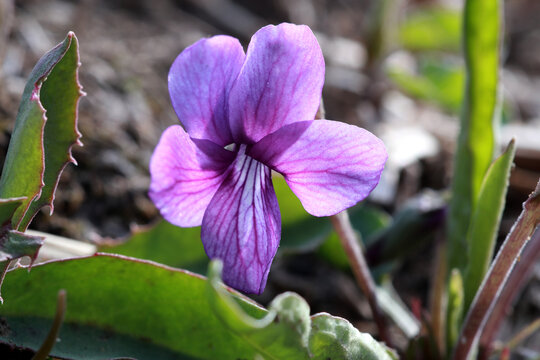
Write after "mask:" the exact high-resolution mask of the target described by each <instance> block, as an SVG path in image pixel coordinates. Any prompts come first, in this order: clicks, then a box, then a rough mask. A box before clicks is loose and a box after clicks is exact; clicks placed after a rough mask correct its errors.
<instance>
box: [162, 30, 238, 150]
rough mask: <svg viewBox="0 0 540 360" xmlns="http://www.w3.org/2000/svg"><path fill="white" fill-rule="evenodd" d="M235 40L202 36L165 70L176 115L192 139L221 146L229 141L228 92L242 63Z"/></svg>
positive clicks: (230, 139) (225, 37)
mask: <svg viewBox="0 0 540 360" xmlns="http://www.w3.org/2000/svg"><path fill="white" fill-rule="evenodd" d="M244 58H245V55H244V50H243V49H242V46H241V45H240V43H239V42H238V40H237V39H235V38H233V37H230V36H224V35H220V36H214V37H212V38H208V39H202V40H199V41H197V42H196V43H195V44H193V45H191V46H190V47H188V48H186V49H185V50H184V51H182V52H181V53H180V55H178V57H177V58H176V60H175V61H174V63H173V65H172V66H171V69H170V71H169V93H170V96H171V101H172V105H173V107H174V110H175V111H176V114H177V115H178V118H179V119H180V121H181V122H182V124H183V125H184V127H185V128H186V130H187V132H188V134H189V135H190V136H191V137H192V138H197V139H207V140H211V141H213V142H215V143H216V144H219V145H222V146H225V145H227V144H230V143H231V142H232V136H231V130H230V128H229V122H228V119H227V117H228V114H227V113H228V111H227V107H228V101H227V99H228V96H229V95H228V94H229V91H230V89H231V86H232V84H233V82H234V80H235V79H236V77H237V75H238V73H239V72H240V68H241V67H242V64H243V62H244Z"/></svg>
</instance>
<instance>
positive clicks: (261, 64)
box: [229, 23, 324, 144]
mask: <svg viewBox="0 0 540 360" xmlns="http://www.w3.org/2000/svg"><path fill="white" fill-rule="evenodd" d="M323 82H324V58H323V55H322V52H321V48H320V47H319V44H318V42H317V39H316V38H315V36H314V35H313V33H312V32H311V30H310V29H309V27H307V26H305V25H293V24H287V23H283V24H280V25H277V26H274V25H268V26H265V27H263V28H262V29H260V30H259V31H257V33H255V35H253V37H252V38H251V42H250V43H249V46H248V49H247V54H246V60H245V63H244V65H243V67H242V70H241V71H240V74H239V75H238V79H237V81H236V83H235V84H234V85H233V87H232V89H231V92H230V96H229V119H230V123H231V130H232V134H233V138H234V139H235V141H236V142H237V143H247V144H252V143H254V142H256V141H258V140H260V139H261V138H263V137H264V136H265V135H268V134H270V133H271V132H274V131H276V130H277V129H279V128H280V127H282V126H283V125H287V124H290V123H292V122H295V121H298V120H302V119H304V120H305V119H313V118H314V117H315V114H316V112H317V109H318V107H319V103H320V101H321V91H322V86H323Z"/></svg>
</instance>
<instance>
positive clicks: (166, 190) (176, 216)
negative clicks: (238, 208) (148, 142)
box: [149, 125, 234, 227]
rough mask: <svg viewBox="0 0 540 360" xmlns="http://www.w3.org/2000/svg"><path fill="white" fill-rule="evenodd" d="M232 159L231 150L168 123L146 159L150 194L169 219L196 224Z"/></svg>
mask: <svg viewBox="0 0 540 360" xmlns="http://www.w3.org/2000/svg"><path fill="white" fill-rule="evenodd" d="M210 155H211V156H210ZM233 160H234V153H232V152H230V151H227V150H225V149H223V148H222V147H220V146H218V145H216V144H214V143H213V142H211V141H208V140H192V139H190V138H189V136H188V135H187V134H186V132H185V131H184V129H182V127H181V126H180V125H173V126H170V127H169V128H168V129H167V130H165V131H164V132H163V135H161V139H160V140H159V143H158V145H157V146H156V149H155V150H154V153H153V155H152V159H151V160H150V174H151V177H152V180H151V183H150V192H149V195H150V198H151V199H152V201H153V202H154V204H156V206H157V208H158V209H159V210H160V212H161V214H162V215H163V217H164V218H165V219H166V220H167V221H169V222H170V223H172V224H175V225H178V226H184V227H189V226H199V225H201V222H202V218H203V215H204V211H205V210H206V207H207V205H208V203H209V202H210V200H211V199H212V196H214V194H215V192H216V191H217V189H218V188H219V186H220V185H221V182H222V181H223V179H224V177H225V176H226V170H227V168H228V166H229V164H230V163H231V162H232V161H233Z"/></svg>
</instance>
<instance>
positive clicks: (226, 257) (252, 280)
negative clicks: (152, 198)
mask: <svg viewBox="0 0 540 360" xmlns="http://www.w3.org/2000/svg"><path fill="white" fill-rule="evenodd" d="M280 237H281V218H280V215H279V206H278V203H277V198H276V194H275V192H274V188H273V186H272V179H271V178H270V169H269V168H268V167H266V166H265V165H263V164H261V163H260V162H258V161H256V160H254V159H252V158H250V157H248V156H246V155H245V153H244V146H242V147H241V149H240V152H239V153H238V156H237V158H236V160H235V162H234V163H233V165H231V169H230V172H229V173H228V175H227V178H226V179H225V180H224V181H223V184H222V185H221V187H220V188H219V190H218V191H217V192H216V194H215V195H214V197H213V198H212V201H211V202H210V204H209V205H208V209H207V210H206V213H205V214H204V218H203V223H202V229H201V238H202V241H203V244H204V248H205V250H206V253H207V254H208V256H209V257H210V258H212V259H213V258H219V259H221V260H222V261H223V281H224V282H225V283H226V284H228V285H230V286H232V287H234V288H236V289H239V290H242V291H244V292H247V293H255V294H260V293H262V291H263V290H264V287H265V286H266V279H267V278H268V272H269V270H270V265H271V263H272V259H273V258H274V255H275V254H276V251H277V248H278V245H279V239H280Z"/></svg>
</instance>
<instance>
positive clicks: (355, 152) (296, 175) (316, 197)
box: [248, 120, 387, 216]
mask: <svg viewBox="0 0 540 360" xmlns="http://www.w3.org/2000/svg"><path fill="white" fill-rule="evenodd" d="M248 154H249V155H251V156H253V157H254V158H256V159H257V160H259V161H261V162H262V163H264V164H266V165H268V166H270V167H271V168H272V169H274V170H276V171H278V172H280V173H282V174H283V175H284V176H285V179H286V181H287V183H288V184H289V186H290V187H291V190H292V191H293V192H294V193H295V194H296V196H298V198H299V199H300V201H301V202H302V205H303V206H304V208H305V209H306V211H307V212H309V213H310V214H312V215H315V216H329V215H334V214H337V213H338V212H340V211H343V210H344V209H346V208H348V207H351V206H353V205H355V204H356V203H358V202H359V201H361V200H363V199H364V198H365V197H367V196H368V195H369V193H370V192H371V191H372V190H373V189H374V188H375V186H376V185H377V183H378V182H379V179H380V176H381V172H382V170H383V168H384V163H385V162H386V158H387V154H386V150H385V147H384V144H383V143H382V141H381V140H380V139H379V138H377V137H376V136H375V135H373V134H371V133H370V132H369V131H367V130H364V129H361V128H359V127H356V126H352V125H348V124H344V123H340V122H337V121H330V120H313V121H302V122H296V123H293V124H289V125H286V126H284V127H282V128H281V129H279V130H277V131H276V132H274V133H272V134H270V135H268V136H266V137H265V138H263V139H262V140H260V141H259V142H258V143H256V144H255V145H254V146H253V148H252V149H251V150H250V151H249V152H248Z"/></svg>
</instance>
